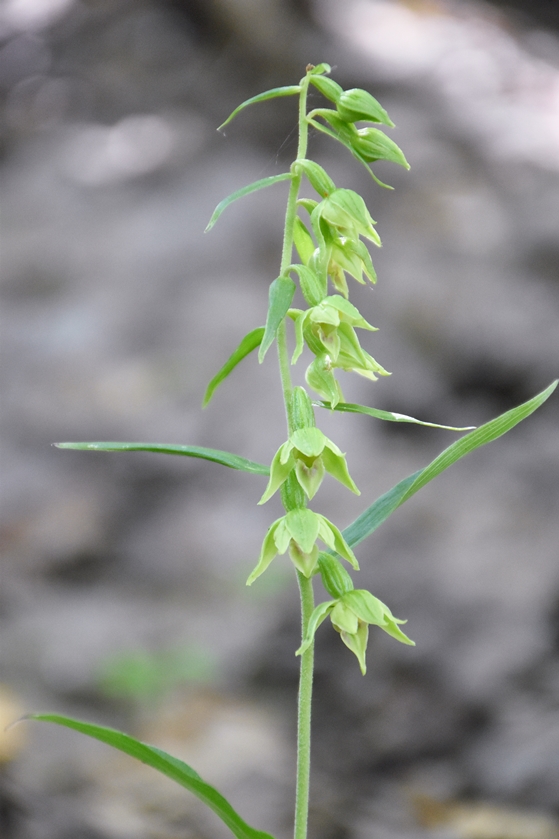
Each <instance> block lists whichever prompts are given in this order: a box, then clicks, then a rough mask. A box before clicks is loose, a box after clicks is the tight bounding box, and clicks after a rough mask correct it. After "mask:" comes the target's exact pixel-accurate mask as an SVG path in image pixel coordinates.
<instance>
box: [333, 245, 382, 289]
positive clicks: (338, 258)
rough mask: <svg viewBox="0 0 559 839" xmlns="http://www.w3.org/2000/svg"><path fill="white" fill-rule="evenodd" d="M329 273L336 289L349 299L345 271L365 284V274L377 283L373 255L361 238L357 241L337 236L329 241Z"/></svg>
mask: <svg viewBox="0 0 559 839" xmlns="http://www.w3.org/2000/svg"><path fill="white" fill-rule="evenodd" d="M327 270H328V274H329V275H330V278H331V280H332V283H333V284H334V287H335V289H336V291H338V292H339V293H340V294H343V296H344V297H345V298H346V299H347V296H348V287H347V281H346V278H345V272H347V273H348V274H349V275H350V276H351V277H353V278H354V279H355V280H357V282H358V283H361V284H362V285H365V280H364V279H363V274H365V275H366V276H367V277H368V278H369V280H370V281H371V282H372V283H376V281H377V275H376V272H375V269H374V267H373V263H372V261H371V256H370V254H369V251H368V250H367V248H366V246H365V244H364V243H363V242H362V241H361V240H360V239H359V240H358V241H357V242H355V241H353V239H348V238H346V237H344V236H335V237H332V238H331V241H330V242H329V256H328V269H327Z"/></svg>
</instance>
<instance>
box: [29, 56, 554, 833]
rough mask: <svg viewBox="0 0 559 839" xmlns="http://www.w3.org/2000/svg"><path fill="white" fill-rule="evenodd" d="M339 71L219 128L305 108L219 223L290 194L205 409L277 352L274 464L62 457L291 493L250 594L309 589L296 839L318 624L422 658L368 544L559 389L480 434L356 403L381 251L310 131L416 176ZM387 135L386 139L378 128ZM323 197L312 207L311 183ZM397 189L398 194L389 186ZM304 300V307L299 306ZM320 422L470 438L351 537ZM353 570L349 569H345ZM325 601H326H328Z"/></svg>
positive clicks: (304, 815)
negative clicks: (235, 211) (222, 469)
mask: <svg viewBox="0 0 559 839" xmlns="http://www.w3.org/2000/svg"><path fill="white" fill-rule="evenodd" d="M330 72H331V68H330V67H329V66H328V65H327V64H319V65H317V66H313V65H311V64H309V65H308V67H307V68H306V72H305V75H304V76H303V78H302V79H301V81H300V82H299V83H298V84H296V85H290V86H287V87H279V88H275V89H273V90H268V91H266V92H265V93H261V94H259V95H257V96H254V97H252V98H251V99H248V100H247V101H246V102H243V103H242V104H241V105H239V107H238V108H236V110H234V111H233V113H232V114H231V115H230V116H229V117H228V119H227V120H226V121H225V122H224V123H223V125H222V126H220V128H224V127H225V126H226V125H227V124H228V123H229V122H230V121H231V120H232V119H233V118H234V117H236V116H237V115H238V114H239V113H240V112H241V111H242V110H243V109H244V108H246V107H247V106H249V105H253V104H256V103H261V102H265V101H267V100H270V99H274V98H276V97H283V96H292V97H294V98H296V99H297V101H298V105H299V118H298V128H299V134H298V138H299V139H298V148H297V156H296V159H295V160H294V162H293V163H292V165H291V167H290V169H289V171H288V172H284V173H282V174H279V175H273V176H271V177H266V178H263V179H261V180H258V181H256V182H255V183H252V184H250V185H249V186H245V187H243V188H242V189H239V190H238V191H237V192H234V193H233V194H232V195H230V196H228V197H227V198H225V199H224V200H223V201H222V202H221V203H220V204H219V205H218V206H217V208H216V210H215V212H214V213H213V215H212V217H211V219H210V222H209V224H208V227H207V229H208V230H209V229H211V228H212V227H213V225H214V224H215V222H216V221H217V220H218V218H219V217H220V215H221V214H222V212H223V211H224V210H225V209H226V208H227V207H229V205H230V204H232V203H233V202H234V201H236V200H237V199H240V198H242V197H244V196H247V195H249V194H250V193H252V192H255V191H256V190H260V189H263V188H267V187H269V186H272V185H275V184H279V183H282V182H286V183H287V184H289V192H288V198H287V208H286V213H285V228H284V236H283V248H282V255H281V264H280V268H279V273H278V276H277V278H276V279H274V281H273V282H272V283H271V285H270V290H269V304H268V311H267V317H266V322H265V325H264V326H260V327H258V328H256V329H254V330H253V331H251V332H250V333H249V334H248V335H246V336H245V337H244V338H243V339H242V340H241V341H240V343H239V345H238V347H237V348H236V350H235V351H234V352H233V353H232V355H231V356H230V358H229V359H228V360H227V362H226V363H225V364H224V366H223V367H222V368H221V370H220V371H219V372H218V373H217V375H216V376H215V377H214V378H213V379H212V381H211V382H210V383H209V385H208V388H207V391H206V394H205V398H204V405H207V404H208V403H209V401H210V400H211V399H212V397H213V395H214V393H215V391H216V389H217V388H218V387H219V385H220V384H221V383H222V382H223V381H224V379H225V378H226V377H227V376H229V374H230V373H231V372H232V371H233V370H234V368H235V367H236V366H237V365H238V364H239V363H240V362H241V361H242V360H243V359H244V358H245V357H246V356H247V355H249V353H251V352H253V351H254V350H256V349H257V348H258V357H259V360H260V361H262V360H263V359H264V356H265V355H266V353H267V352H268V350H269V349H270V348H271V346H272V344H274V343H275V344H276V347H277V353H278V359H279V374H280V376H279V378H280V381H281V387H282V390H283V397H284V404H285V412H286V418H287V432H286V440H285V441H284V442H281V444H280V445H279V447H278V450H277V452H276V454H275V455H274V457H273V459H272V462H271V465H270V466H269V467H268V466H265V465H262V464H258V463H254V462H253V461H250V460H247V459H246V458H244V457H241V456H238V455H235V454H231V453H229V452H223V451H218V450H215V449H207V448H202V447H199V446H187V445H167V444H147V443H106V442H104V443H60V444H58V445H59V446H60V448H67V449H85V450H89V451H113V452H116V451H120V452H122V451H151V452H159V453H167V454H171V455H180V456H188V457H198V458H204V459H206V460H210V461H214V462H217V463H220V464H222V465H224V466H227V467H230V468H233V469H240V470H244V471H246V472H250V473H253V474H256V475H261V476H267V477H268V483H267V485H266V487H265V489H264V492H263V495H262V497H261V499H260V501H259V503H260V504H264V503H266V502H267V501H268V500H269V499H270V498H271V497H272V496H273V495H274V494H275V493H276V492H279V493H280V494H281V499H282V502H283V506H284V508H285V513H284V515H283V516H282V517H281V518H279V519H277V520H276V521H274V522H273V523H272V524H271V525H270V527H269V529H268V531H267V533H266V534H265V536H264V539H263V543H262V548H261V551H260V556H259V558H258V560H257V562H256V565H255V567H254V570H253V571H252V572H251V574H250V576H249V578H248V580H247V585H252V584H253V583H255V582H256V581H257V580H258V578H259V577H260V576H261V575H262V574H264V573H265V572H266V570H267V568H268V567H269V565H270V563H271V562H272V561H273V560H274V559H275V557H276V556H277V555H278V554H279V555H282V556H283V555H286V554H287V556H288V557H289V561H290V562H291V563H292V565H293V568H294V573H295V575H296V577H297V580H298V584H299V590H300V598H301V612H302V636H301V645H300V646H299V649H298V650H297V651H296V652H295V654H296V655H298V656H300V684H299V700H298V734H297V769H296V801H295V818H294V837H295V839H306V837H307V832H308V810H309V778H310V756H311V736H310V735H311V696H312V684H313V649H314V638H315V633H316V632H317V630H318V628H319V627H320V625H321V624H322V623H323V622H324V621H325V620H326V619H327V618H329V619H330V622H331V625H332V627H333V628H334V630H335V631H336V632H337V633H339V636H340V638H341V640H342V642H343V643H344V644H345V645H346V646H347V647H348V648H349V650H350V651H351V652H352V653H354V655H355V656H356V658H357V662H358V665H359V667H360V669H361V672H362V673H363V675H365V673H366V669H367V668H366V651H367V640H368V635H369V627H370V626H373V627H378V628H379V629H381V630H383V631H384V632H386V633H387V634H388V635H390V636H391V637H392V638H393V639H394V640H395V641H398V642H400V643H402V644H408V645H413V644H414V642H413V641H412V640H411V639H410V638H409V637H408V635H406V634H405V633H404V631H403V630H402V628H401V627H402V625H403V624H404V623H405V621H404V620H402V619H400V618H396V617H394V615H393V614H392V612H391V611H390V608H389V607H388V606H386V605H385V604H384V603H382V602H381V600H379V599H378V598H377V597H376V596H375V595H374V594H372V593H371V592H369V591H367V590H365V589H360V588H355V586H354V582H353V578H352V575H351V574H350V572H349V571H348V567H349V568H350V569H351V571H353V572H357V571H358V570H359V565H358V560H357V558H356V555H355V553H354V549H355V548H356V546H357V545H358V544H359V543H360V542H361V541H362V540H363V539H365V538H367V537H368V536H370V535H371V534H372V533H373V531H374V530H376V528H377V527H379V525H380V524H382V522H384V521H385V520H386V519H387V518H388V517H389V516H390V515H391V514H392V513H393V512H394V511H395V510H396V509H397V508H398V507H400V506H401V505H402V504H403V503H404V502H405V501H407V499H408V498H411V496H412V495H414V494H415V493H416V492H417V491H418V490H419V489H421V487H423V486H424V485H425V484H427V483H428V482H429V481H431V480H432V479H433V478H435V477H436V476H437V475H438V474H440V473H441V472H442V471H443V470H445V469H447V468H448V467H449V466H450V465H451V464H452V463H454V462H455V461H457V460H459V459H460V458H462V457H463V456H464V455H466V454H468V453H469V452H471V451H473V450H474V449H476V448H478V447H480V446H482V445H484V444H485V443H488V442H490V441H491V440H494V439H496V438H497V437H499V436H501V435H502V434H504V433H505V432H507V431H509V430H510V429H511V428H513V426H515V425H516V424H517V423H519V422H520V421H521V420H523V419H524V418H526V417H527V416H529V415H530V414H531V413H532V412H533V411H535V410H536V409H537V408H538V407H539V406H540V405H541V404H542V403H543V402H544V401H545V400H546V399H547V398H548V397H549V396H550V395H551V393H552V391H553V390H554V389H555V387H556V384H557V382H554V383H552V384H551V385H550V386H549V387H548V388H547V389H546V390H544V391H543V392H542V393H540V394H538V395H537V396H535V397H534V398H532V399H530V400H529V401H528V402H525V403H524V404H522V405H520V406H519V407H518V408H515V409H513V410H510V411H508V412H507V413H505V414H503V415H501V416H499V417H497V418H496V419H494V420H491V421H490V422H488V423H486V424H485V425H482V426H481V427H479V428H475V429H473V428H472V427H467V428H454V427H448V426H441V425H436V424H435V423H428V422H421V421H420V420H416V419H414V418H413V417H409V416H405V415H402V414H396V413H392V412H389V411H382V410H379V409H377V408H373V407H367V406H364V405H356V404H352V403H347V402H345V400H344V396H343V392H342V387H341V383H340V379H339V378H338V371H341V373H346V372H353V373H357V374H358V375H360V376H364V377H365V378H366V379H368V380H370V381H372V382H374V381H376V380H377V378H378V377H379V376H387V375H389V373H388V372H387V371H386V370H385V368H384V367H383V366H382V365H381V364H379V363H378V362H377V361H376V360H375V359H374V358H373V357H372V356H371V355H370V354H369V353H368V352H367V351H366V350H365V349H363V347H362V346H361V343H360V339H359V337H358V333H357V330H365V331H375V327H374V326H372V325H371V324H370V323H369V322H368V321H367V320H366V319H365V317H364V316H363V315H362V314H361V312H359V311H358V309H357V308H356V307H355V306H354V305H353V304H352V303H350V301H349V288H350V285H349V283H348V278H350V279H352V280H354V281H356V282H357V283H361V284H366V283H372V284H374V283H376V281H377V277H376V273H375V269H374V267H373V262H372V259H371V255H370V253H369V250H368V248H367V246H366V242H369V243H370V244H371V245H374V246H375V247H379V246H380V244H381V240H380V237H379V235H378V233H377V230H376V222H375V221H374V219H373V218H372V217H371V215H370V213H369V210H368V209H367V207H366V205H365V202H364V200H363V198H362V197H361V196H360V195H359V194H358V193H356V192H354V191H353V190H351V189H347V188H345V187H340V186H336V184H335V183H334V182H333V180H332V179H331V177H330V176H329V175H328V174H327V172H326V171H325V170H324V169H323V168H322V167H321V166H320V165H319V164H318V163H316V162H314V161H312V160H310V159H309V158H308V156H307V146H308V135H309V129H313V130H314V131H315V132H320V133H322V134H326V135H327V136H328V137H330V138H331V139H332V140H334V141H335V142H337V143H341V144H342V145H343V146H345V147H346V149H347V150H348V151H349V152H350V153H351V154H352V155H353V157H354V158H355V159H356V160H357V162H358V163H359V164H360V165H361V166H363V167H364V169H365V170H366V171H367V173H368V176H370V177H372V178H373V180H374V181H375V182H376V183H377V184H378V185H379V186H380V187H386V184H383V183H382V182H381V181H380V180H379V179H378V177H377V175H376V174H375V172H374V171H373V170H372V168H371V164H374V163H375V162H376V161H378V160H386V161H391V162H392V163H395V164H397V165H399V166H403V167H404V168H406V169H408V168H409V164H408V162H407V160H406V158H405V157H404V154H403V152H402V151H401V149H400V148H399V147H398V146H397V145H396V144H395V143H394V142H393V140H392V139H391V138H390V137H389V136H388V135H387V134H386V132H385V130H384V129H386V128H388V129H391V128H393V127H394V124H393V122H392V121H391V119H390V117H389V115H388V114H387V112H386V111H385V110H384V108H383V107H382V106H381V105H380V104H379V102H377V100H376V99H375V98H373V96H371V94H370V93H368V92H366V91H365V90H360V89H351V90H344V89H343V88H342V87H341V86H340V85H339V84H337V83H336V82H335V81H333V80H332V79H331V78H330V77H329V74H330ZM310 89H313V90H314V91H318V93H320V94H322V97H323V98H324V100H325V105H326V106H321V107H318V108H312V109H309V106H308V92H309V90H310ZM379 126H382V127H379ZM304 181H305V182H308V184H310V186H311V187H312V189H313V190H314V192H315V193H316V197H315V198H313V199H310V198H303V197H300V190H301V186H302V184H303V182H304ZM388 188H390V187H388ZM297 287H298V288H299V291H300V296H301V299H302V301H304V306H305V307H304V308H298V307H295V306H293V300H294V297H295V292H296V289H297ZM290 323H291V324H292V329H293V334H294V344H295V350H294V352H293V355H292V357H291V358H289V353H288V342H287V332H288V325H289V324H290ZM305 348H306V349H307V350H308V353H309V354H310V363H309V364H308V366H307V369H306V373H305V380H306V383H307V385H308V390H307V389H306V388H304V387H299V386H298V387H293V385H292V380H291V371H290V367H291V365H292V364H294V363H295V362H296V361H297V360H298V359H299V357H300V356H301V355H302V353H303V351H304V349H305ZM315 409H319V410H326V411H344V412H354V413H361V414H365V415H368V416H370V417H373V418H376V419H379V420H382V421H389V422H407V423H418V424H419V425H432V426H435V427H437V428H445V429H447V430H449V431H454V432H466V431H467V432H469V433H467V434H464V435H463V436H462V437H460V438H459V439H458V440H457V441H456V442H454V443H453V444H452V445H450V446H449V447H448V448H447V449H445V450H444V451H443V452H442V454H440V455H439V456H438V457H436V458H435V459H434V460H433V461H432V462H431V463H430V464H428V465H427V466H426V467H425V468H423V469H420V470H418V471H417V472H415V473H414V474H412V475H409V476H408V477H406V478H404V479H403V480H401V481H400V482H399V483H398V484H396V486H394V487H393V488H392V489H390V490H389V491H388V492H386V493H385V494H384V495H382V496H381V497H380V498H378V499H377V500H376V501H375V502H374V503H372V504H371V505H370V506H368V507H367V508H366V509H365V510H364V512H363V513H362V514H361V515H360V516H359V517H358V518H357V519H356V520H355V521H354V522H353V524H351V525H349V527H346V528H345V530H340V528H339V526H338V525H337V524H335V523H334V522H332V521H330V520H329V519H327V518H326V517H325V516H323V515H322V514H320V513H318V512H316V511H315V510H314V509H311V508H310V506H309V504H310V502H314V497H315V495H316V494H317V492H318V491H319V489H320V486H321V484H322V481H323V479H324V477H325V475H326V473H328V474H329V475H331V476H332V477H333V478H335V479H336V480H337V481H338V482H339V483H340V484H341V485H342V486H343V487H344V488H345V489H347V490H349V491H350V492H353V493H356V494H357V495H359V490H358V488H357V486H356V485H355V483H354V481H353V479H352V477H351V475H350V473H349V469H348V465H347V462H346V457H345V454H343V453H342V451H341V450H340V448H339V447H338V446H337V445H336V443H335V442H333V441H332V440H330V439H329V438H328V437H326V435H325V434H324V433H323V432H322V431H321V430H320V429H319V428H318V427H317V425H316V420H315ZM344 563H345V564H344ZM315 579H316V580H318V581H320V582H321V583H322V588H323V591H324V594H325V595H326V599H321V602H319V603H318V605H316V606H315V600H314V597H315V592H314V585H313V582H314V580H315ZM324 594H323V597H324ZM32 718H34V719H39V720H44V721H50V722H54V723H57V724H59V725H63V726H67V727H68V728H73V729H76V730H77V731H80V732H82V733H84V734H87V735H89V736H90V737H94V738H96V739H98V740H101V741H103V742H105V743H108V744H109V745H111V746H113V747H115V748H116V749H119V750H121V751H122V752H125V753H127V754H129V755H131V756H133V757H135V758H137V759H138V760H140V761H143V762H144V763H147V764H149V765H150V766H152V767H153V768H154V769H156V770H158V771H159V772H162V773H163V774H164V775H167V776H169V777H170V778H172V779H173V780H175V781H177V783H179V784H181V785H182V786H183V787H185V788H186V789H188V790H190V792H192V793H193V794H194V795H196V796H198V798H200V799H201V800H202V801H204V802H205V803H206V804H207V805H208V806H209V807H210V808H211V809H212V810H214V811H215V813H217V815H218V816H219V817H220V818H221V819H222V820H223V821H224V822H225V824H226V825H227V826H228V827H229V829H230V830H231V833H232V834H233V835H234V836H235V837H237V839H272V838H271V836H270V834H269V833H265V832H263V831H262V830H258V829H255V828H253V827H251V826H249V825H248V824H246V822H245V821H244V820H243V819H242V818H241V816H240V815H239V814H238V813H237V812H236V811H235V810H234V809H233V807H232V806H231V804H230V803H229V802H228V801H227V800H226V799H225V798H224V797H223V796H222V795H221V794H220V793H219V792H218V791H217V790H216V789H215V788H214V787H212V786H211V785H210V784H208V783H206V782H205V781H204V780H202V778H200V776H199V775H198V774H197V773H196V772H195V770H194V769H192V768H191V767H190V766H188V765H187V764H185V763H183V762H182V761H180V760H178V759H177V758H174V757H172V756H171V755H169V754H167V753H165V752H163V751H161V750H160V749H157V748H156V747H154V746H150V745H147V744H145V743H142V742H139V741H138V740H136V739H134V738H133V737H130V736H128V735H127V734H123V733H121V732H118V731H115V730H113V729H109V728H105V727H102V726H98V725H93V724H90V723H85V722H80V721H77V720H74V719H70V718H68V717H63V716H60V715H56V714H37V715H33V717H32Z"/></svg>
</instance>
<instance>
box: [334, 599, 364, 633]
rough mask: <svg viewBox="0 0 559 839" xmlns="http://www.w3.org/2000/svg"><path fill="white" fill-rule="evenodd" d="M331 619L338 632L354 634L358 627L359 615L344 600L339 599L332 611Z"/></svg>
mask: <svg viewBox="0 0 559 839" xmlns="http://www.w3.org/2000/svg"><path fill="white" fill-rule="evenodd" d="M330 620H331V621H332V624H333V626H334V629H337V631H338V632H347V633H348V634H349V635H354V634H355V633H356V632H357V629H358V626H359V624H358V620H357V615H356V614H355V613H354V612H352V611H351V609H350V608H349V606H346V604H345V602H344V601H343V600H339V601H338V602H337V603H336V605H335V606H334V608H333V609H332V612H331V613H330Z"/></svg>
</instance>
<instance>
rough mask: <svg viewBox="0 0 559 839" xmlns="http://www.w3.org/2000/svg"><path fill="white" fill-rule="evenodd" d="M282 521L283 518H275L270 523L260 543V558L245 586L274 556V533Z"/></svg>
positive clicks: (249, 583) (261, 572) (264, 568)
mask: <svg viewBox="0 0 559 839" xmlns="http://www.w3.org/2000/svg"><path fill="white" fill-rule="evenodd" d="M282 521H283V519H277V520H276V521H275V522H274V523H273V524H272V525H270V527H269V529H268V532H267V533H266V535H265V537H264V541H263V543H262V548H261V550H260V558H259V560H258V563H257V565H256V568H255V569H254V570H253V571H252V573H251V574H250V575H249V578H248V580H247V582H246V584H247V586H251V585H252V584H253V582H254V581H255V580H256V578H257V577H259V576H260V575H261V574H263V573H264V571H265V570H266V568H267V567H268V565H269V564H270V562H271V561H272V560H273V559H274V557H275V556H276V554H277V550H276V543H275V540H274V535H275V532H276V530H277V528H278V525H279V523H280V522H282Z"/></svg>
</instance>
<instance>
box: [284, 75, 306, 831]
mask: <svg viewBox="0 0 559 839" xmlns="http://www.w3.org/2000/svg"><path fill="white" fill-rule="evenodd" d="M308 87H309V76H308V73H307V75H306V76H305V78H304V79H302V80H301V95H300V98H299V142H298V146H297V160H302V159H304V158H305V157H306V154H307V142H308V123H307V92H308ZM301 181H302V175H294V176H293V178H292V181H291V186H290V189H289V196H288V199H287V207H286V211H285V229H284V236H283V248H282V257H281V268H280V276H284V275H286V274H287V272H288V269H289V266H290V265H291V260H292V254H293V232H294V228H295V218H296V215H297V199H298V197H299V189H300V187H301ZM277 342H278V359H279V365H280V375H281V382H282V388H283V397H284V401H285V409H286V414H287V425H288V430H289V434H292V433H293V432H294V431H295V426H294V423H293V417H292V416H291V391H292V384H291V372H290V369H289V355H288V349H287V330H286V319H284V321H283V323H282V324H281V326H280V328H279V329H278V332H277ZM297 579H298V581H299V591H300V594H301V630H302V638H305V637H306V635H307V627H308V624H309V620H310V617H311V615H312V613H313V609H314V592H313V587H312V580H311V579H308V578H307V577H305V576H304V574H301V572H300V571H297ZM313 670H314V643H313V644H311V645H310V647H309V648H308V650H307V651H306V652H305V653H303V655H302V656H301V670H300V677H299V699H298V711H297V780H296V794H295V824H294V839H307V826H308V820H309V788H310V770H311V704H312V683H313Z"/></svg>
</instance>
